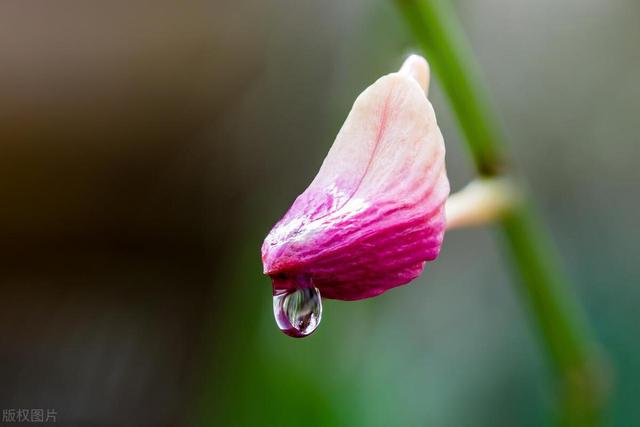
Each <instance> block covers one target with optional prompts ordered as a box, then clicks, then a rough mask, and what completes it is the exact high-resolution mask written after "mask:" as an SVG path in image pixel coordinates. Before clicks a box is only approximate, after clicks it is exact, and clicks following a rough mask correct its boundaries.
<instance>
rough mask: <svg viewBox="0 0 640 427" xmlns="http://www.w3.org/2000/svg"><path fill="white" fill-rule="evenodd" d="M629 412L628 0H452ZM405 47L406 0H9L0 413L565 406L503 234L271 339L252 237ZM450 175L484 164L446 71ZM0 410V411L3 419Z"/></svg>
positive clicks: (633, 302) (521, 418) (631, 170)
mask: <svg viewBox="0 0 640 427" xmlns="http://www.w3.org/2000/svg"><path fill="white" fill-rule="evenodd" d="M455 5H456V8H457V10H458V11H459V12H460V15H461V19H462V21H463V24H464V26H465V28H466V29H467V31H468V35H469V39H470V42H471V44H472V46H473V48H474V50H475V51H476V53H477V55H478V59H479V62H480V64H481V66H482V68H483V70H484V72H485V77H486V80H487V82H488V84H489V87H490V89H491V91H492V93H493V95H494V103H495V105H496V107H497V109H498V111H499V112H500V113H501V114H502V118H503V122H504V125H505V128H506V130H507V134H508V136H509V140H510V143H511V147H510V148H511V150H512V152H513V157H514V162H515V163H516V164H518V165H519V166H520V167H521V171H522V172H523V175H524V176H526V177H527V179H528V180H529V182H530V184H531V187H532V189H533V192H534V194H535V196H536V199H537V200H538V201H539V202H540V204H541V206H542V209H541V210H542V214H543V215H544V217H545V219H546V220H547V222H548V224H549V225H550V228H551V229H552V231H553V235H554V237H555V239H556V242H557V244H558V247H559V252H560V253H561V254H562V256H563V258H564V261H565V265H566V268H567V271H568V273H569V276H570V277H571V279H573V282H574V283H575V285H576V289H575V290H576V292H577V294H578V296H579V298H580V300H581V302H583V303H584V304H585V307H586V309H587V314H588V316H589V320H590V322H591V324H592V325H593V327H594V329H595V331H596V334H597V335H598V338H599V340H600V341H601V342H602V344H603V346H604V348H605V350H606V352H607V354H608V358H609V359H610V361H611V365H612V367H613V370H614V372H615V375H614V378H613V385H614V392H613V396H612V399H611V404H610V410H609V411H608V417H609V420H610V421H611V424H612V425H616V426H633V425H638V424H640V408H639V407H638V403H637V393H638V392H639V391H640V390H639V389H638V384H640V339H639V338H640V335H639V334H638V330H637V322H638V320H640V314H639V313H638V310H637V304H638V301H640V288H639V287H638V284H640V270H639V269H638V266H637V257H638V250H637V242H638V239H639V238H640V232H639V231H638V230H639V228H638V226H637V223H638V215H639V211H640V199H639V198H638V190H637V188H636V186H637V183H638V181H639V180H640V172H639V171H638V168H637V167H636V162H637V161H638V160H639V159H640V149H639V148H638V147H639V145H638V142H639V141H638V136H637V131H636V128H637V115H638V112H639V111H640V86H639V85H638V83H637V81H636V80H637V76H638V75H639V74H640V56H639V55H638V52H637V50H638V49H637V48H638V44H639V43H640V26H638V22H639V21H640V5H639V4H638V3H637V2H634V1H631V0H615V1H610V2H601V1H597V0H587V1H584V0H583V1H578V0H569V1H565V2H560V3H557V2H552V1H550V0H544V1H542V2H533V3H532V2H525V1H523V0H518V1H515V2H514V1H506V0H492V1H488V2H487V1H478V0H458V1H456V2H455ZM413 49H414V47H413V44H412V41H411V37H410V36H409V34H408V32H407V30H406V29H405V28H404V27H403V24H402V22H401V20H400V16H399V15H398V14H397V13H396V11H395V10H394V8H393V4H392V3H391V2H386V1H382V0H377V1H374V2H366V1H362V0H358V1H354V2H339V1H336V0H332V1H328V2H304V3H301V2H286V1H281V0H276V1H269V2H260V1H247V2H232V1H204V0H196V1H186V2H179V1H174V0H160V1H155V2H145V1H129V2H124V1H112V2H99V1H89V2H79V1H62V2H19V1H12V0H10V1H6V2H3V3H2V4H1V5H0V59H1V60H0V100H1V102H0V200H1V202H0V242H1V243H2V244H1V245H0V257H1V259H2V261H1V262H0V289H1V290H2V294H1V296H0V409H9V408H16V409H17V408H55V410H56V411H57V423H58V424H61V425H65V426H66V425H69V426H111V425H140V426H143V425H150V426H151V425H153V426H156V425H157V426H182V425H198V426H200V425H242V426H244V425H277V426H286V425H299V424H306V425H319V426H323V425H340V426H342V425H344V426H360V425H361V426H389V425H438V426H467V425H468V426H479V425H486V426H500V425H505V426H506V425H519V426H528V425H531V426H534V425H541V424H545V423H546V422H547V421H548V420H549V413H550V407H551V405H552V400H553V398H552V397H551V396H550V395H549V393H548V390H549V389H551V387H550V382H551V379H550V378H549V373H548V366H547V365H546V364H545V361H544V357H543V355H542V354H541V352H540V350H539V347H538V345H537V342H536V336H535V332H534V331H532V330H531V325H530V323H529V322H528V319H527V314H526V310H524V309H523V308H522V306H521V304H520V301H519V299H518V295H517V292H516V291H515V290H514V289H515V288H514V286H513V283H512V278H511V276H510V275H509V270H508V268H507V267H506V266H505V265H504V263H503V261H502V258H501V256H500V253H499V250H498V249H499V248H498V246H499V245H498V244H497V242H496V241H495V240H494V238H493V235H492V233H491V230H469V231H466V230H465V231H460V232H454V233H451V235H450V236H449V235H448V236H447V239H446V242H445V246H444V248H443V251H442V254H441V257H440V259H439V260H438V262H436V263H434V264H431V265H430V266H429V267H428V268H427V270H426V271H425V274H424V275H423V277H421V278H420V279H419V280H417V281H416V283H414V284H412V285H409V286H406V287H402V288H400V289H397V290H394V291H391V292H389V293H387V294H385V295H383V296H382V297H380V298H376V299H373V300H367V301H361V302H355V303H344V302H332V301H328V302H327V303H326V305H325V319H324V320H323V324H322V325H321V327H320V329H319V331H318V332H317V333H316V334H315V335H314V336H313V337H311V338H309V339H307V340H304V341H297V340H292V339H290V338H287V337H285V336H284V335H282V334H281V333H280V332H279V331H278V330H277V328H276V326H275V324H274V322H273V319H272V314H271V297H270V295H271V294H270V292H271V290H270V287H269V281H268V280H267V279H265V278H263V277H262V276H261V268H262V266H261V263H260V254H259V248H260V244H261V242H262V238H263V237H264V235H265V234H266V232H267V231H268V229H269V228H270V226H271V225H272V224H273V223H274V222H275V221H276V220H277V219H278V218H279V217H280V216H281V215H282V214H283V213H284V212H285V210H286V209H287V208H288V206H289V205H290V203H291V202H292V200H293V199H294V198H295V196H296V195H297V194H298V193H300V192H301V191H302V190H303V189H304V188H305V187H306V185H307V184H308V183H309V182H310V181H311V179H312V178H313V176H314V174H315V172H316V171H317V169H318V167H319V165H320V163H321V161H322V159H323V157H324V155H325V153H326V151H327V150H328V148H329V146H330V144H331V142H332V140H333V137H334V136H335V134H336V132H337V130H338V129H339V127H340V125H341V123H342V120H343V119H344V117H345V116H346V113H347V112H348V111H349V109H350V106H351V103H352V102H353V100H354V99H355V97H356V96H357V94H358V93H360V92H361V91H362V90H363V89H364V88H365V87H366V86H367V85H369V84H370V83H372V82H373V81H374V80H375V79H376V78H377V77H379V76H380V75H382V74H385V73H388V72H391V71H393V70H395V69H396V68H397V67H398V65H399V64H400V63H401V61H402V59H403V57H404V56H405V55H406V54H407V53H409V52H411V51H412V50H413ZM434 83H435V89H434V91H433V95H432V102H433V104H434V108H435V110H436V113H437V114H438V118H439V123H440V127H441V129H442V132H443V134H444V137H445V141H446V143H447V155H448V158H447V166H448V170H449V177H450V180H451V181H452V185H453V188H454V189H458V188H460V187H462V186H463V185H464V184H465V183H466V182H467V181H468V180H469V179H470V178H471V177H472V176H473V174H472V169H471V167H470V162H469V159H468V157H467V155H466V153H465V152H464V149H463V147H462V144H461V143H460V140H459V137H460V136H459V133H458V131H457V129H456V125H455V122H454V120H453V118H452V116H451V114H450V112H449V110H448V107H447V103H446V100H445V99H444V97H443V95H442V93H441V92H440V91H439V90H438V86H437V79H436V80H435V82H434ZM0 424H2V423H0Z"/></svg>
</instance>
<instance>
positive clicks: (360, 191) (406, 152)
mask: <svg viewBox="0 0 640 427" xmlns="http://www.w3.org/2000/svg"><path fill="white" fill-rule="evenodd" d="M428 76H429V71H428V66H427V63H426V61H425V60H424V59H423V58H421V57H418V56H415V55H414V56H411V57H410V58H409V59H407V61H406V62H405V64H404V65H403V67H402V68H401V70H400V71H399V72H397V73H391V74H388V75H386V76H383V77H381V78H380V79H378V80H377V81H376V82H375V83H374V84H373V85H371V86H370V87H368V88H367V89H366V90H365V91H364V92H363V93H362V94H360V96H359V97H358V99H356V101H355V103H354V105H353V108H352V109H351V112H350V113H349V116H348V117H347V120H346V121H345V123H344V124H343V126H342V129H340V132H339V133H338V136H337V137H336V139H335V142H334V143H333V146H332V147H331V149H330V150H329V154H328V155H327V157H326V158H325V160H324V163H323V164H322V167H321V168H320V171H319V172H318V175H317V176H316V177H315V179H314V180H313V182H312V183H311V185H309V187H308V188H307V189H306V190H305V191H304V192H303V193H302V194H301V195H300V196H298V198H297V199H296V200H295V202H294V203H293V206H291V208H290V209H289V211H288V212H287V213H286V214H285V215H284V217H283V218H282V219H281V220H280V221H279V222H278V223H277V224H276V225H275V226H274V227H273V229H272V230H271V232H270V233H269V235H268V236H267V237H266V239H265V241H264V243H263V245H262V261H263V265H264V273H265V274H267V275H269V276H270V277H271V278H272V281H273V287H274V291H278V290H286V289H292V288H296V287H306V286H311V285H313V286H315V287H317V288H318V289H319V290H320V292H321V294H322V296H323V297H325V298H332V299H340V300H358V299H363V298H369V297H373V296H376V295H379V294H381V293H383V292H385V291H386V290H388V289H391V288H394V287H396V286H400V285H403V284H406V283H409V282H410V281H411V280H413V279H415V278H416V277H417V276H419V275H420V273H421V272H422V270H423V269H424V266H425V263H426V261H433V260H434V259H436V258H437V256H438V254H439V252H440V246H441V244H442V240H443V237H444V231H445V225H446V220H445V211H444V204H445V202H446V200H447V197H448V195H449V181H448V179H447V174H446V168H445V161H444V157H445V147H444V141H443V139H442V134H441V133H440V129H439V128H438V124H437V122H436V117H435V114H434V111H433V108H432V106H431V103H430V102H429V101H428V100H427V97H426V88H427V86H428V78H429V77H428Z"/></svg>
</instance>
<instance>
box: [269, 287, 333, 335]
mask: <svg viewBox="0 0 640 427" xmlns="http://www.w3.org/2000/svg"><path fill="white" fill-rule="evenodd" d="M273 315H274V316H275V318H276V323H277V324H278V328H280V330H281V331H282V332H284V333H285V334H287V335H289V336H290V337H294V338H302V337H306V336H309V335H311V334H312V333H313V332H314V331H315V330H316V329H317V328H318V325H319V324H320V320H321V319H322V298H321V296H320V291H319V290H318V288H316V287H313V286H310V287H305V288H296V289H289V290H277V291H274V294H273Z"/></svg>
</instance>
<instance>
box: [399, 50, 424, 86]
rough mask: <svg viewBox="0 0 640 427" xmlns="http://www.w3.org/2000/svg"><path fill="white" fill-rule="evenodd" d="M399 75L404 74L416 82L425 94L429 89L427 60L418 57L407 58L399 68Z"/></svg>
mask: <svg viewBox="0 0 640 427" xmlns="http://www.w3.org/2000/svg"><path fill="white" fill-rule="evenodd" d="M399 72H400V74H405V75H408V76H410V77H411V78H413V79H414V80H415V81H417V82H418V83H419V84H420V86H421V87H422V89H423V90H424V91H425V93H426V92H427V91H428V89H429V76H430V72H429V64H428V63H427V60H426V59H424V58H423V57H422V56H420V55H411V56H409V57H408V58H407V59H406V60H405V61H404V63H403V64H402V67H400V71H399Z"/></svg>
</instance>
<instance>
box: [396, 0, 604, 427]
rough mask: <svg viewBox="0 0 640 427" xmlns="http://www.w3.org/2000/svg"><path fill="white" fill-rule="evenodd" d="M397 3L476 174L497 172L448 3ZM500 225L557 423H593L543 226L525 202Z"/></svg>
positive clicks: (598, 397) (594, 409)
mask: <svg viewBox="0 0 640 427" xmlns="http://www.w3.org/2000/svg"><path fill="white" fill-rule="evenodd" d="M396 3H397V5H398V7H399V9H400V11H401V12H402V14H403V16H404V18H405V20H406V22H407V24H408V26H409V27H410V29H411V31H412V32H413V34H414V36H415V38H416V41H417V42H418V44H419V45H420V47H421V48H422V50H423V51H424V52H425V55H426V56H427V59H428V60H429V63H430V64H431V67H432V68H433V71H434V73H435V74H436V76H437V77H438V79H439V81H440V83H441V85H442V86H443V88H444V91H445V93H446V95H447V97H448V98H449V101H450V103H451V106H452V109H453V110H454V112H455V114H456V117H457V119H458V122H459V125H460V127H461V129H462V132H463V134H464V137H465V140H466V143H467V145H468V148H469V150H470V152H471V155H472V157H473V160H474V163H475V166H476V169H477V171H478V173H479V174H481V175H484V176H494V175H499V174H502V173H504V172H505V165H504V162H503V159H504V157H505V156H504V144H503V143H502V134H501V132H500V130H499V126H498V124H497V123H498V122H497V120H496V118H495V116H494V114H493V110H492V109H491V108H490V106H489V103H488V101H487V95H486V91H485V89H484V85H483V84H482V80H481V79H480V77H479V73H478V72H477V66H476V64H475V62H474V60H473V56H472V54H471V50H470V49H469V47H468V45H467V44H466V43H465V39H464V36H463V31H462V29H461V25H460V23H459V22H458V21H457V19H456V16H455V14H454V13H453V10H452V9H451V5H450V4H449V3H448V1H446V0H396ZM500 227H501V229H502V232H503V234H504V237H505V239H504V240H505V244H506V249H507V252H508V254H509V257H510V259H511V260H512V263H513V266H514V269H515V270H516V271H517V272H518V273H519V276H520V279H521V283H522V287H521V294H522V295H523V297H524V299H525V300H526V302H527V304H528V306H529V308H530V313H531V315H532V316H531V317H532V319H533V321H534V322H535V323H536V326H537V327H538V330H539V332H540V334H539V335H540V337H541V343H542V344H543V346H544V350H545V351H546V353H547V355H548V359H549V361H550V362H551V365H552V367H553V372H554V373H555V377H556V378H557V383H558V396H559V399H560V402H559V403H560V405H559V408H558V409H559V410H560V411H561V413H560V417H559V418H560V422H561V424H563V425H572V426H573V425H575V426H590V425H599V423H600V421H601V416H600V413H601V410H602V407H603V401H604V392H603V387H602V381H601V379H602V376H601V374H602V371H601V370H600V366H599V365H598V363H597V362H598V359H597V357H596V356H597V355H596V354H595V353H594V348H596V347H595V346H594V345H593V340H592V338H591V335H590V334H588V333H587V327H586V322H585V321H584V317H583V315H582V312H581V310H580V306H579V304H578V303H577V301H576V298H575V296H574V295H573V294H572V293H571V292H570V288H569V286H568V284H567V282H566V280H565V279H564V277H563V275H562V274H561V273H560V270H559V268H558V266H557V264H556V257H555V256H554V252H553V250H552V249H551V245H550V243H549V239H548V237H547V233H546V231H545V230H544V229H543V227H541V226H540V225H539V222H538V220H537V219H536V217H535V214H534V209H533V208H532V205H531V204H530V202H527V201H523V202H522V203H521V204H519V205H518V206H517V207H516V208H514V209H513V210H512V211H511V212H510V213H509V215H507V216H506V217H505V218H504V219H503V220H502V222H501V223H500Z"/></svg>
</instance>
